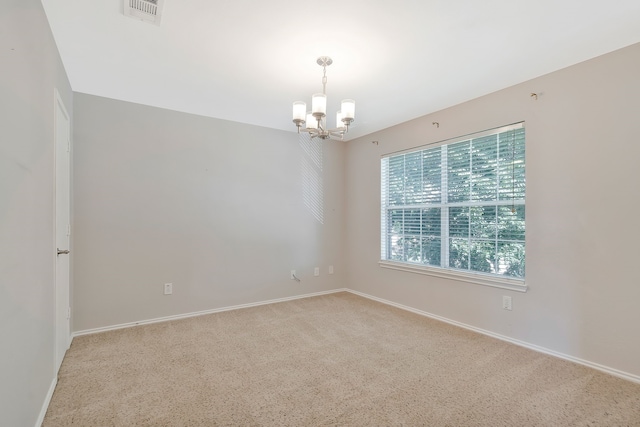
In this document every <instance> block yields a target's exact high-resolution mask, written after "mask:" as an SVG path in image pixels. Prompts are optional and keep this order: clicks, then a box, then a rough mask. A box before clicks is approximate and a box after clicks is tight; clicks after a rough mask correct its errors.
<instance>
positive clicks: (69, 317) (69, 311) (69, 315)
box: [67, 307, 71, 320]
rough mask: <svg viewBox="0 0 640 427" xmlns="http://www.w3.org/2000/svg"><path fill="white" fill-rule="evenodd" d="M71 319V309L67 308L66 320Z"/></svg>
mask: <svg viewBox="0 0 640 427" xmlns="http://www.w3.org/2000/svg"><path fill="white" fill-rule="evenodd" d="M69 319H71V307H67V320H69Z"/></svg>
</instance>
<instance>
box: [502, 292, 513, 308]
mask: <svg viewBox="0 0 640 427" xmlns="http://www.w3.org/2000/svg"><path fill="white" fill-rule="evenodd" d="M502 308H504V309H505V310H512V309H513V307H512V305H511V297H509V296H506V295H503V296H502Z"/></svg>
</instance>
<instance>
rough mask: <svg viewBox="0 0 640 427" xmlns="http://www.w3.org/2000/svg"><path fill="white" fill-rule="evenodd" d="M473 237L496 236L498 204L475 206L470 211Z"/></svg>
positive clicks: (491, 237) (487, 237)
mask: <svg viewBox="0 0 640 427" xmlns="http://www.w3.org/2000/svg"><path fill="white" fill-rule="evenodd" d="M469 217H470V221H471V237H476V238H483V239H495V238H496V206H474V207H472V208H470V213H469Z"/></svg>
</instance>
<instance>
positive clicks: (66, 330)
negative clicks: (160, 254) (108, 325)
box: [53, 88, 71, 376]
mask: <svg viewBox="0 0 640 427" xmlns="http://www.w3.org/2000/svg"><path fill="white" fill-rule="evenodd" d="M53 114H54V116H53V132H54V134H53V141H54V144H53V147H54V152H53V164H54V168H53V230H54V236H53V246H54V247H53V257H54V264H53V266H54V277H53V284H54V286H53V306H54V310H53V313H54V319H53V320H54V321H53V325H54V326H53V333H54V335H53V352H54V355H53V363H54V372H55V375H56V376H57V374H58V370H59V369H60V365H61V364H62V360H63V359H64V352H66V350H67V349H68V348H69V346H70V345H71V255H64V256H68V257H69V262H68V264H67V268H68V270H69V271H68V273H67V277H68V283H67V286H66V289H64V290H63V291H64V295H63V299H64V300H65V301H66V304H65V306H66V307H60V301H59V297H58V291H59V289H58V288H59V283H58V268H59V267H58V256H59V255H58V254H57V249H58V241H57V240H58V187H59V185H58V184H59V182H58V169H59V167H60V165H59V163H58V149H59V148H60V144H61V143H62V144H65V145H67V150H68V153H69V162H68V165H67V166H68V176H69V182H68V184H69V188H68V193H69V201H68V203H69V206H68V207H67V209H68V213H69V224H68V226H67V227H68V228H67V233H68V237H69V246H71V235H70V231H71V230H70V227H71V116H70V115H69V113H68V110H67V108H66V106H65V104H64V101H63V100H62V97H61V96H60V92H58V89H57V88H54V111H53ZM58 114H63V115H64V117H65V118H66V123H67V124H66V126H67V139H68V140H67V141H58ZM61 249H69V248H61ZM60 310H63V312H66V316H65V317H66V322H64V323H62V324H61V322H60V321H59V316H58V315H59V314H60V313H59V312H60ZM59 334H62V335H64V337H65V338H66V339H65V343H64V347H65V348H64V352H63V353H62V354H63V355H62V357H59V353H60V350H61V349H60V348H59V342H58V338H59Z"/></svg>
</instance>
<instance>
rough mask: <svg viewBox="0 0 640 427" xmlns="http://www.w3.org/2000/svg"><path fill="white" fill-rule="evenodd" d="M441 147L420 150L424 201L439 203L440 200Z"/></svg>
mask: <svg viewBox="0 0 640 427" xmlns="http://www.w3.org/2000/svg"><path fill="white" fill-rule="evenodd" d="M441 153H442V149H441V148H440V147H438V148H432V149H430V150H424V151H423V152H422V172H423V174H424V201H425V203H440V201H441V200H442V197H441V193H442V183H441V181H442V177H441V173H442V160H441V157H442V155H441Z"/></svg>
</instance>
